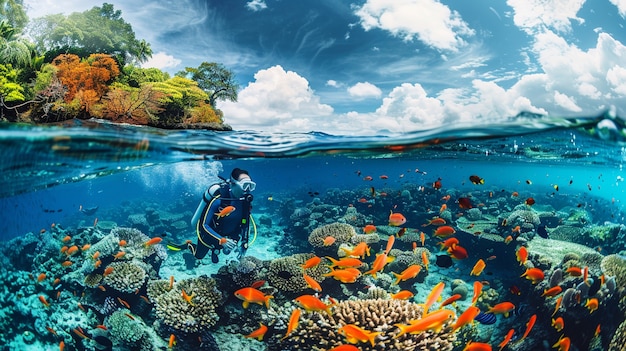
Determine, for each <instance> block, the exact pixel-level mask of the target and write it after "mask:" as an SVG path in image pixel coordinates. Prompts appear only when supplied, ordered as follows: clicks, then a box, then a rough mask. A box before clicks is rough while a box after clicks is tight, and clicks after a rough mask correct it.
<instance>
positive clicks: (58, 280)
mask: <svg viewBox="0 0 626 351" xmlns="http://www.w3.org/2000/svg"><path fill="white" fill-rule="evenodd" d="M60 282H61V279H60V278H54V281H53V282H52V286H55V285H57V284H59V283H60Z"/></svg>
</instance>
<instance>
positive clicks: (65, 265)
mask: <svg viewBox="0 0 626 351" xmlns="http://www.w3.org/2000/svg"><path fill="white" fill-rule="evenodd" d="M71 265H72V261H63V262H62V263H61V266H63V267H69V266H71Z"/></svg>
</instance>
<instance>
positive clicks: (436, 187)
mask: <svg viewBox="0 0 626 351" xmlns="http://www.w3.org/2000/svg"><path fill="white" fill-rule="evenodd" d="M433 188H435V190H439V189H441V178H439V179H437V180H436V181H435V182H434V183H433Z"/></svg>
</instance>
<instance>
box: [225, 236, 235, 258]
mask: <svg viewBox="0 0 626 351" xmlns="http://www.w3.org/2000/svg"><path fill="white" fill-rule="evenodd" d="M236 247H237V242H236V241H235V240H233V239H226V242H225V243H224V244H223V245H222V251H223V252H224V254H225V255H228V254H230V252H231V251H233V249H234V248H236Z"/></svg>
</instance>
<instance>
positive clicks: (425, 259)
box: [422, 251, 429, 270]
mask: <svg viewBox="0 0 626 351" xmlns="http://www.w3.org/2000/svg"><path fill="white" fill-rule="evenodd" d="M428 263H429V261H428V253H427V252H426V251H422V264H424V267H426V270H428Z"/></svg>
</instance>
